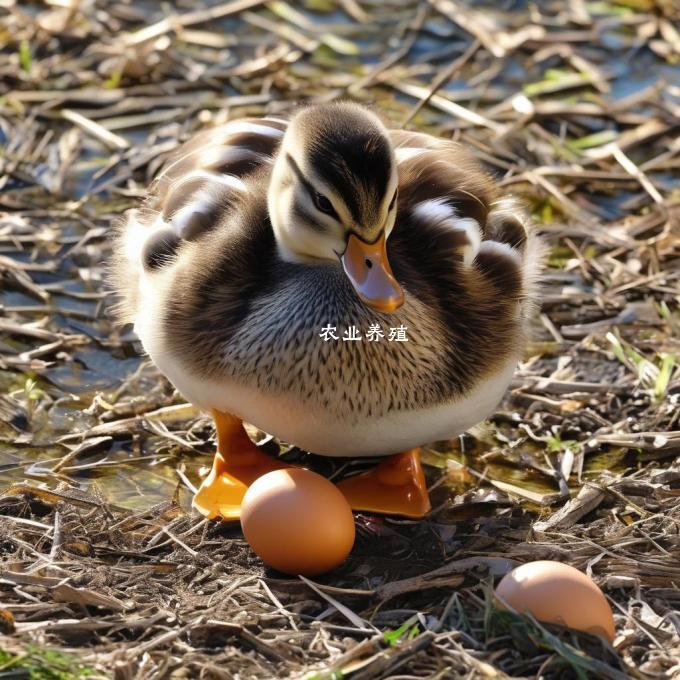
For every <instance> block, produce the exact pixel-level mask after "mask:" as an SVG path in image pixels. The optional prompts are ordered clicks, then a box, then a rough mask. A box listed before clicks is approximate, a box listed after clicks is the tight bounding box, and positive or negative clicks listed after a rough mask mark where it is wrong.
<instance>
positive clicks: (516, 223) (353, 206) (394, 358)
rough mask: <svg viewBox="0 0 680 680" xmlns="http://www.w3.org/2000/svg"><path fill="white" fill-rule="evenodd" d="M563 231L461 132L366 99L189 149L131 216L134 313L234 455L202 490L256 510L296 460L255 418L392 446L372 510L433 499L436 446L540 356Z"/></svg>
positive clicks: (350, 482) (127, 217)
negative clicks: (427, 463)
mask: <svg viewBox="0 0 680 680" xmlns="http://www.w3.org/2000/svg"><path fill="white" fill-rule="evenodd" d="M542 253H543V248H542V242H541V239H540V237H539V235H538V234H537V230H536V229H535V227H534V226H533V225H532V223H531V220H530V218H529V215H528V213H527V210H526V208H525V207H524V206H523V205H522V203H521V202H520V201H519V200H518V199H517V198H515V197H513V196H510V195H506V194H505V193H504V192H502V191H501V190H499V188H498V185H497V182H495V180H494V178H493V177H492V176H491V175H490V174H489V173H488V172H487V171H486V170H485V169H484V168H483V167H482V166H481V164H480V162H479V161H478V160H477V159H476V158H475V157H474V156H473V155H472V154H471V153H470V151H469V150H467V149H466V148H465V147H464V146H463V145H461V144H460V143H457V142H454V141H452V140H450V139H443V138H440V137H436V136H433V135H429V134H426V133H424V132H416V131H409V130H401V129H390V128H389V127H388V125H387V124H386V123H385V122H384V121H383V119H382V117H381V116H380V115H379V113H378V112H377V111H376V110H375V109H373V108H369V107H367V106H364V105H361V104H357V103H354V102H350V101H337V102H330V103H323V104H310V105H306V106H301V107H299V108H297V109H296V110H294V111H293V112H292V113H291V114H290V115H288V116H285V117H283V116H281V117H279V116H263V117H261V118H243V119H236V120H232V121H230V122H227V123H224V124H222V125H219V126H216V127H213V128H210V129H207V130H203V131H201V132H198V133H197V134H195V135H194V136H193V137H191V138H189V139H188V141H186V142H185V143H184V144H183V145H181V146H180V147H179V148H178V150H177V151H176V152H174V153H173V154H172V155H171V156H170V157H169V158H168V160H167V162H166V163H165V165H164V166H163V167H162V169H161V170H160V171H159V173H158V174H157V176H156V177H155V178H153V180H152V181H151V183H150V184H149V187H148V190H147V192H146V194H145V197H144V199H143V200H142V201H141V202H140V204H139V206H138V207H135V208H133V209H130V210H128V211H127V212H126V213H125V214H124V216H123V217H122V219H121V220H120V224H119V225H118V226H117V228H116V233H115V236H114V241H113V258H112V265H111V281H112V286H113V290H114V293H115V294H116V295H117V297H118V303H117V311H116V313H117V316H118V318H119V320H120V322H121V323H132V324H133V326H134V331H135V333H136V334H137V336H138V337H139V339H140V341H141V344H142V346H143V348H144V351H145V352H146V353H147V354H148V356H149V357H150V359H151V360H152V362H153V363H154V364H155V365H156V367H157V368H158V369H159V370H160V372H161V373H163V374H164V375H165V376H166V377H167V378H168V379H169V380H170V381H171V382H172V384H173V385H174V386H175V387H176V389H177V390H178V392H179V393H180V394H181V395H183V396H184V397H185V398H186V399H187V400H188V401H189V402H191V403H193V404H194V405H196V406H197V407H198V408H199V409H203V410H205V411H207V412H209V413H211V414H212V415H213V417H214V420H215V426H216V442H217V447H216V448H217V451H216V453H215V457H214V461H213V465H212V469H211V470H210V472H209V474H208V475H207V476H206V477H205V478H204V480H203V482H202V484H201V486H200V488H199V489H198V490H197V492H196V494H195V496H194V499H193V505H194V507H195V508H196V509H197V510H198V511H199V512H200V513H202V514H203V515H205V516H206V517H208V518H222V519H225V520H231V519H237V518H238V517H239V513H240V506H241V502H242V499H243V496H244V494H245V492H246V490H247V488H248V487H249V486H250V485H251V484H252V483H253V482H254V481H255V480H256V479H258V478H259V477H260V476H262V475H264V474H266V473H267V472H270V471H273V470H277V469H281V468H284V467H287V466H288V465H287V464H286V463H284V462H283V461H282V460H280V459H278V458H276V457H273V456H270V455H268V454H266V453H264V452H263V451H262V450H261V448H259V447H258V446H257V445H256V444H255V443H254V442H253V441H252V440H251V439H250V437H249V436H248V434H247V432H246V430H245V428H244V423H250V424H252V425H254V426H256V427H257V428H259V429H260V430H262V431H264V432H266V433H269V434H271V435H273V436H275V437H277V438H279V439H280V440H282V441H284V442H287V443H290V444H292V445H295V446H297V447H299V448H301V449H303V450H305V451H309V452H313V453H315V454H318V455H322V456H332V457H344V458H346V459H359V458H362V457H378V459H379V462H378V463H377V465H376V466H375V467H374V468H373V469H370V470H368V471H367V472H362V473H360V474H358V475H354V476H350V477H348V478H345V479H343V480H342V481H341V482H340V483H339V484H338V486H339V488H340V490H341V491H342V492H343V493H344V494H345V497H346V498H347V500H348V503H349V504H350V506H351V507H352V508H353V509H354V510H357V511H363V512H375V513H383V514H386V515H399V516H402V517H407V518H416V519H417V518H422V517H424V516H425V515H426V514H427V513H428V512H429V511H430V509H431V506H430V500H429V496H428V490H427V485H426V480H425V476H424V473H423V468H422V464H421V460H420V450H421V447H422V446H424V445H426V444H428V443H430V442H434V441H439V440H447V439H452V438H454V437H456V436H458V435H460V434H462V433H464V432H465V431H466V430H468V429H469V428H470V427H471V426H473V425H475V424H476V423H479V422H480V421H482V420H484V419H485V418H487V417H488V416H489V415H490V414H492V413H493V412H494V409H495V408H496V407H497V405H498V403H499V402H500V400H501V398H502V397H503V394H504V393H505V391H506V389H507V388H508V385H509V383H510V381H511V379H512V376H513V374H514V372H515V370H516V367H517V365H518V362H519V360H520V359H521V357H522V353H523V351H524V347H525V345H526V342H527V337H528V329H529V327H530V323H531V318H532V315H533V314H534V312H535V308H536V305H537V300H538V282H539V278H540V270H541V264H542V259H543V255H542Z"/></svg>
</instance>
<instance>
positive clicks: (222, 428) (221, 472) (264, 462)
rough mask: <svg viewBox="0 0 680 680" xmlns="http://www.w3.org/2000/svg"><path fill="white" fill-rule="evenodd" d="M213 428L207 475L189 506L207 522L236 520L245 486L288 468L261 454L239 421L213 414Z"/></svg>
mask: <svg viewBox="0 0 680 680" xmlns="http://www.w3.org/2000/svg"><path fill="white" fill-rule="evenodd" d="M213 415H214V418H215V425H216V427H217V453H216V454H215V458H214V460H213V466H212V470H210V474H209V475H208V476H207V477H206V478H205V479H204V480H203V482H202V484H201V486H200V488H199V489H198V491H197V492H196V495H195V496H194V499H193V503H192V504H193V506H194V507H195V508H196V509H197V510H198V511H199V512H200V513H201V514H202V515H205V516H206V517H207V518H208V519H214V518H217V517H220V518H222V519H225V520H237V519H239V517H240V516H241V503H242V501H243V496H244V495H245V493H246V491H247V489H248V487H249V486H250V485H251V484H252V483H253V482H254V481H255V480H256V479H258V478H259V477H261V476H262V475H265V474H267V473H268V472H271V471H272V470H280V469H282V468H287V467H291V466H290V465H288V464H287V463H284V462H282V461H279V460H277V459H276V458H272V457H271V456H268V455H267V454H265V453H263V452H262V451H261V450H260V449H259V448H258V446H257V445H256V444H254V443H253V441H252V440H251V439H250V437H248V434H247V433H246V431H245V430H244V429H243V423H242V421H241V420H240V418H237V417H236V416H232V415H231V414H229V413H222V412H220V411H215V412H214V413H213Z"/></svg>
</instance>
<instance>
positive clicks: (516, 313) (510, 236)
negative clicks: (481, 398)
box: [388, 131, 542, 384]
mask: <svg viewBox="0 0 680 680" xmlns="http://www.w3.org/2000/svg"><path fill="white" fill-rule="evenodd" d="M392 138H393V143H394V146H395V154H396V159H397V163H398V170H399V197H398V199H397V216H396V221H395V226H394V229H393V232H392V234H391V235H390V237H389V239H388V257H389V260H390V263H391V265H392V268H393V270H394V273H395V276H396V277H397V279H398V280H399V281H400V282H401V283H402V284H403V285H404V288H405V290H406V294H407V295H408V294H409V291H410V292H411V293H412V294H413V295H415V296H416V297H417V298H418V299H419V300H421V301H422V302H424V303H425V304H426V305H428V307H429V308H430V310H431V313H432V314H435V315H436V316H437V318H438V319H439V320H440V321H441V322H442V327H443V328H444V329H445V333H446V338H445V342H446V343H448V346H449V347H450V348H451V350H450V355H449V359H450V361H449V363H450V366H449V369H448V371H449V373H450V376H449V378H450V380H451V381H454V380H459V379H460V378H461V376H467V378H464V379H463V381H462V382H463V383H464V384H465V383H467V384H471V383H473V382H474V379H475V378H474V374H476V373H478V374H481V373H484V372H485V371H487V370H490V369H492V368H493V367H494V366H496V365H498V364H499V362H500V363H502V362H503V361H505V362H507V361H508V360H509V359H511V358H512V357H513V356H515V357H516V356H517V355H518V354H519V353H520V351H521V347H522V345H523V338H524V334H525V329H526V318H527V316H528V315H529V314H530V312H531V310H532V309H533V305H532V301H533V300H534V299H535V296H536V282H537V279H538V273H539V270H540V266H541V261H542V256H541V253H542V249H541V242H540V240H539V239H538V237H537V235H536V233H535V231H534V229H533V227H532V225H531V223H530V220H529V219H528V215H527V213H526V211H525V209H524V208H523V206H522V205H521V203H520V202H518V201H517V200H515V199H513V198H510V197H504V196H502V195H501V194H500V192H499V191H498V187H497V186H496V184H495V182H494V181H493V179H492V177H491V176H490V175H488V174H487V173H486V172H485V171H484V170H483V169H482V167H481V166H480V164H479V163H478V162H477V161H476V160H475V159H474V158H473V157H472V156H471V155H470V154H469V153H468V152H467V151H466V150H465V149H464V148H463V147H461V146H460V145H458V144H456V143H454V142H451V141H447V140H439V139H436V138H434V137H430V136H429V135H424V134H420V133H411V132H403V131H395V132H394V133H392Z"/></svg>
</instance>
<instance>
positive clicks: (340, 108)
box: [267, 103, 404, 312]
mask: <svg viewBox="0 0 680 680" xmlns="http://www.w3.org/2000/svg"><path fill="white" fill-rule="evenodd" d="M397 181H398V178H397V164H396V160H395V157H394V150H393V148H392V144H391V142H390V139H389V136H388V133H387V130H386V128H385V127H384V125H383V124H382V122H381V121H380V119H379V118H378V117H377V116H375V115H374V114H373V113H372V112H370V111H368V110H367V109H364V108H362V107H360V106H358V105H355V104H351V103H334V104H325V105H319V106H312V107H309V108H306V109H303V110H302V111H300V112H299V113H297V114H296V115H295V116H294V117H293V118H292V119H291V121H290V123H289V125H288V128H287V130H286V133H285V135H284V137H283V140H282V142H281V146H280V148H279V151H278V153H277V156H276V160H275V163H274V169H273V172H272V178H271V182H270V185H269V190H268V197H267V203H268V209H269V216H270V219H271V223H272V227H273V229H274V234H275V237H276V241H277V244H278V248H279V253H280V254H281V256H282V257H283V258H284V259H285V260H288V261H291V262H306V263H310V262H319V261H324V260H331V261H335V262H337V261H338V259H339V260H340V261H341V262H342V266H343V268H344V271H345V274H346V275H347V277H348V278H349V280H350V282H351V283H352V285H353V286H354V289H355V290H356V292H357V294H358V296H359V297H360V298H361V299H362V300H363V301H364V302H365V303H366V304H368V305H369V306H371V307H373V308H374V309H376V310H379V311H382V312H392V311H394V310H395V309H397V308H398V307H399V306H400V305H401V304H402V302H403V300H404V293H403V290H402V288H401V286H400V285H399V283H398V282H397V281H396V279H395V278H394V275H393V274H392V269H391V267H390V263H389V261H388V259H387V249H386V240H387V238H388V237H389V235H390V232H391V231H392V228H393V227H394V220H395V215H396V212H397V210H396V203H397Z"/></svg>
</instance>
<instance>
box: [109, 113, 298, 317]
mask: <svg viewBox="0 0 680 680" xmlns="http://www.w3.org/2000/svg"><path fill="white" fill-rule="evenodd" d="M286 126H287V123H286V121H284V120H280V119H277V118H257V119H243V120H235V121H232V122H229V123H226V124H225V125H221V126H219V127H216V128H212V129H210V130H206V131H203V132H200V133H198V134H197V135H195V136H194V137H192V138H191V139H189V140H188V141H187V142H186V143H184V144H183V145H182V146H180V147H179V148H178V149H177V150H176V151H175V152H174V153H173V154H172V155H171V156H170V158H169V159H168V160H167V162H166V163H165V165H164V167H163V168H162V169H161V171H160V172H159V174H158V175H157V176H156V177H155V179H154V180H153V181H152V183H151V185H150V186H149V188H148V191H147V195H146V198H145V200H144V202H143V203H142V205H141V207H140V208H137V209H134V210H129V211H128V212H127V213H126V214H125V216H124V219H123V220H121V223H120V224H119V225H118V228H117V230H116V234H115V236H114V244H113V250H114V253H113V258H112V263H111V267H110V277H109V278H110V282H111V284H112V286H113V288H114V289H115V291H116V293H117V294H118V296H119V298H120V304H119V305H118V306H117V311H118V314H119V316H120V317H121V318H122V319H123V320H125V321H129V320H132V319H133V318H134V316H135V314H136V313H137V308H138V300H139V290H138V287H139V282H140V280H141V274H142V273H143V271H147V272H151V271H157V270H161V269H162V268H163V267H165V266H167V265H168V264H170V263H173V262H174V261H175V260H176V257H177V255H178V253H180V252H181V248H182V244H183V243H185V242H188V241H193V240H195V239H197V238H199V237H200V236H201V235H203V234H205V233H206V232H207V231H209V230H211V229H212V228H213V227H214V226H216V225H218V224H224V223H225V217H226V216H227V215H228V214H229V212H230V210H232V209H233V206H234V203H235V202H243V201H244V200H247V198H248V196H249V192H250V191H255V190H256V189H255V188H254V187H252V186H249V181H248V178H249V176H250V175H253V174H255V173H257V171H258V170H261V169H262V167H263V166H265V165H268V164H270V163H272V161H273V157H274V155H275V154H276V151H277V149H278V146H279V144H280V142H281V139H282V137H283V134H284V132H285V129H286Z"/></svg>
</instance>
